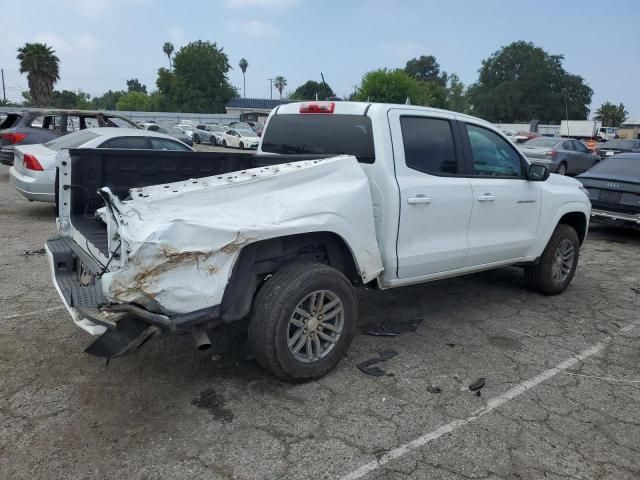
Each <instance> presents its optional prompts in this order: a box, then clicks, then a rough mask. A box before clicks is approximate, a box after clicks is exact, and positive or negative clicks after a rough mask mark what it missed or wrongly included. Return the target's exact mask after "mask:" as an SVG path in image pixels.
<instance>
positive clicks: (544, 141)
mask: <svg viewBox="0 0 640 480" xmlns="http://www.w3.org/2000/svg"><path fill="white" fill-rule="evenodd" d="M556 143H558V140H557V139H555V138H545V137H538V138H533V139H531V140H529V141H528V142H525V143H524V146H525V147H541V148H552V147H553V146H555V144H556Z"/></svg>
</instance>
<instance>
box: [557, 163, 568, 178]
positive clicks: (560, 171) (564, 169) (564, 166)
mask: <svg viewBox="0 0 640 480" xmlns="http://www.w3.org/2000/svg"><path fill="white" fill-rule="evenodd" d="M556 173H557V174H558V175H566V174H567V164H566V163H565V162H561V163H560V165H558V170H556Z"/></svg>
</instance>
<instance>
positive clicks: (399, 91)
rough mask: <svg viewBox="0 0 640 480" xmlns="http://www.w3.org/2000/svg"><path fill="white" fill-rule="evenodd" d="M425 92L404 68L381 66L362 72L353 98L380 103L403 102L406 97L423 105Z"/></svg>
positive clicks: (414, 103)
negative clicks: (394, 68) (389, 68)
mask: <svg viewBox="0 0 640 480" xmlns="http://www.w3.org/2000/svg"><path fill="white" fill-rule="evenodd" d="M426 94H427V92H426V89H425V88H424V86H423V84H421V82H419V81H418V80H416V79H415V78H413V77H410V76H409V75H408V74H407V73H406V72H405V71H404V70H401V69H396V70H388V69H386V68H381V69H379V70H373V71H371V72H367V73H365V74H364V76H363V77H362V81H361V82H360V86H359V87H358V88H357V89H356V93H355V96H354V98H355V99H356V100H359V101H363V102H366V101H369V102H382V103H405V101H406V99H407V98H408V99H409V100H410V102H411V104H412V105H424V104H425V102H426Z"/></svg>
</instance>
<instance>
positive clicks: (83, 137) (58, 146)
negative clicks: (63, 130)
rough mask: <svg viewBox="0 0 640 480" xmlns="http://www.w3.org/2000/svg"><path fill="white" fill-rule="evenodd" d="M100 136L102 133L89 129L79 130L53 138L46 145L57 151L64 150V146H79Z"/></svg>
mask: <svg viewBox="0 0 640 480" xmlns="http://www.w3.org/2000/svg"><path fill="white" fill-rule="evenodd" d="M99 136H100V135H98V134H97V133H93V132H91V131H89V130H79V131H77V132H74V133H70V134H69V135H64V136H62V137H58V138H56V139H54V140H51V141H49V142H47V143H45V144H44V146H45V147H47V148H50V149H51V150H56V151H58V150H62V149H63V148H78V147H81V146H82V145H84V144H85V143H88V142H90V141H91V140H93V139H94V138H98V137H99Z"/></svg>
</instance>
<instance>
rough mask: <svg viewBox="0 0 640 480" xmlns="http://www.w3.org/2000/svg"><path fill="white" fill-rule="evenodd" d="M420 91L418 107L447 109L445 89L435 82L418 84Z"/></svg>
mask: <svg viewBox="0 0 640 480" xmlns="http://www.w3.org/2000/svg"><path fill="white" fill-rule="evenodd" d="M418 85H419V86H420V89H421V90H422V100H421V103H420V105H424V106H425V107H433V108H447V89H446V88H445V87H443V86H442V85H440V84H439V83H437V82H418Z"/></svg>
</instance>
